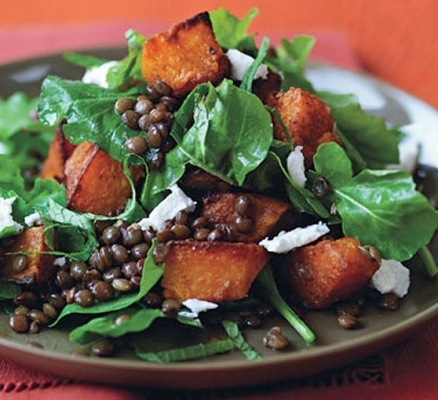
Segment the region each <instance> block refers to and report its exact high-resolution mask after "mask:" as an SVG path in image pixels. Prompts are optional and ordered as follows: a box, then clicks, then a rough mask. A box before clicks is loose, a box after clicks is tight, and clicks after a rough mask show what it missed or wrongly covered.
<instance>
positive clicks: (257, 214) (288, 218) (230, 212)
mask: <svg viewBox="0 0 438 400" xmlns="http://www.w3.org/2000/svg"><path fill="white" fill-rule="evenodd" d="M245 202H246V205H244V206H243V208H245V210H242V206H239V205H238V203H245ZM239 207H240V209H239ZM201 215H202V216H204V217H206V218H207V219H208V221H209V223H210V224H211V225H212V227H214V226H217V225H219V226H220V225H227V226H231V227H232V228H233V229H232V232H233V237H232V238H231V239H232V241H236V242H245V243H250V242H253V243H258V242H259V241H260V240H262V239H264V238H265V237H268V236H271V235H275V234H277V233H278V232H279V231H280V230H283V229H287V230H288V229H290V228H292V227H293V224H294V221H295V217H294V213H293V211H292V209H291V207H290V205H289V204H288V203H286V202H284V201H282V200H279V199H275V198H271V197H267V196H262V195H256V194H253V193H237V192H236V193H232V192H217V193H210V194H208V195H206V196H204V197H203V207H202V212H201ZM246 218H248V219H249V220H250V221H249V223H250V229H247V226H245V222H244V220H245V219H246ZM251 225H252V226H251Z"/></svg>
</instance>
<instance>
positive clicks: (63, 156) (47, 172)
mask: <svg viewBox="0 0 438 400" xmlns="http://www.w3.org/2000/svg"><path fill="white" fill-rule="evenodd" d="M74 148H75V146H74V145H73V144H71V143H70V142H69V141H68V140H67V138H66V137H65V136H64V133H63V132H62V125H59V126H58V128H57V129H56V132H55V136H54V137H53V140H52V143H51V144H50V147H49V152H48V154H47V158H46V160H45V161H44V163H43V166H42V169H41V172H40V178H42V179H49V178H51V179H55V180H56V181H58V182H59V183H64V180H65V174H64V168H65V162H66V161H67V159H68V158H69V157H70V156H71V154H72V153H73V150H74Z"/></svg>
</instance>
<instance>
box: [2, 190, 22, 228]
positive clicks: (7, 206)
mask: <svg viewBox="0 0 438 400" xmlns="http://www.w3.org/2000/svg"><path fill="white" fill-rule="evenodd" d="M15 199H16V197H10V198H9V199H3V198H1V197H0V231H1V230H3V229H5V228H9V227H12V228H14V229H15V230H16V231H17V232H18V231H20V230H21V229H23V226H22V225H21V224H19V223H18V222H16V221H14V218H13V217H12V203H13V202H14V201H15Z"/></svg>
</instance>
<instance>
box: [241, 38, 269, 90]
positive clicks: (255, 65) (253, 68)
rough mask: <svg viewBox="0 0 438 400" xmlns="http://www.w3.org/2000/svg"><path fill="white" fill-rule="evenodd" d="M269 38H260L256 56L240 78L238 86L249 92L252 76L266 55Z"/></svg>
mask: <svg viewBox="0 0 438 400" xmlns="http://www.w3.org/2000/svg"><path fill="white" fill-rule="evenodd" d="M269 43H270V42H269V39H268V38H267V37H264V38H263V40H262V44H261V45H260V49H259V51H258V53H257V57H256V58H255V59H254V61H253V62H252V64H251V65H250V67H249V68H248V69H247V71H246V72H245V75H244V77H243V79H242V83H241V84H240V88H241V89H243V90H246V91H247V92H251V90H252V83H253V81H254V77H255V75H256V73H257V70H258V69H259V67H260V65H262V63H263V60H264V59H265V57H266V54H267V52H268V49H269Z"/></svg>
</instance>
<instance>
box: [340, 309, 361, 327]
mask: <svg viewBox="0 0 438 400" xmlns="http://www.w3.org/2000/svg"><path fill="white" fill-rule="evenodd" d="M357 322H358V321H357V317H356V316H355V315H353V314H348V313H346V314H339V315H338V323H339V326H340V327H341V328H344V329H353V328H355V327H356V326H357Z"/></svg>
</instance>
